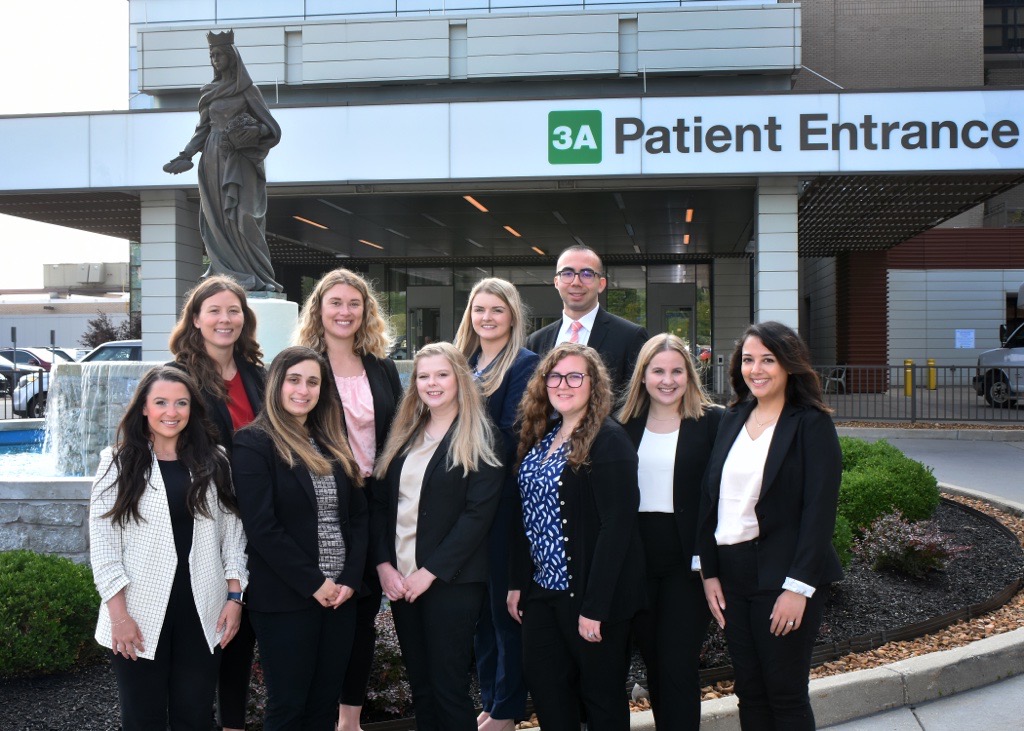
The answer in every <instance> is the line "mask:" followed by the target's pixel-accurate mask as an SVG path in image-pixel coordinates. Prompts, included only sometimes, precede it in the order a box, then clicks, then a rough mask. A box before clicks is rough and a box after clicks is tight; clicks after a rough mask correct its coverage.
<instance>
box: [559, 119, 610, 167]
mask: <svg viewBox="0 0 1024 731" xmlns="http://www.w3.org/2000/svg"><path fill="white" fill-rule="evenodd" d="M548 162H549V163H551V164H552V165H596V164H597V163H599V162H601V112H600V110H597V109H588V110H576V111H572V112H548Z"/></svg>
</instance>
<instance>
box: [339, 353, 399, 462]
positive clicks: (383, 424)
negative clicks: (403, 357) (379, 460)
mask: <svg viewBox="0 0 1024 731" xmlns="http://www.w3.org/2000/svg"><path fill="white" fill-rule="evenodd" d="M323 356H324V360H326V361H327V370H328V372H329V373H330V376H331V378H334V371H333V370H331V359H330V358H328V357H327V353H323ZM361 358H362V361H363V370H365V371H366V379H367V380H368V381H369V382H370V393H371V394H372V395H373V427H374V435H375V437H376V442H377V456H380V452H381V450H382V449H383V448H384V442H385V441H387V438H388V431H389V430H390V429H391V422H392V421H393V420H394V418H395V412H396V411H398V404H399V403H400V402H401V401H402V381H401V379H400V378H399V377H398V368H397V367H395V361H393V360H391V359H390V358H378V357H377V356H374V355H369V354H367V355H363V356H361ZM339 397H340V394H339ZM341 427H342V429H346V433H347V427H346V424H345V421H344V420H342V423H341Z"/></svg>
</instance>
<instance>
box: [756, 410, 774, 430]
mask: <svg viewBox="0 0 1024 731" xmlns="http://www.w3.org/2000/svg"><path fill="white" fill-rule="evenodd" d="M751 413H752V414H753V416H754V423H755V424H757V428H758V429H764V428H765V427H766V426H768V425H769V424H771V423H772V422H773V421H775V420H776V419H778V418H779V415H778V414H776V415H775V416H773V417H772V418H770V419H768V421H765V422H762V421H761V420H760V419H758V418H757V409H756V408H755V409H754V410H753V411H752V412H751Z"/></svg>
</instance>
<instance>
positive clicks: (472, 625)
mask: <svg viewBox="0 0 1024 731" xmlns="http://www.w3.org/2000/svg"><path fill="white" fill-rule="evenodd" d="M374 474H375V476H376V477H377V479H378V483H377V486H376V489H375V490H374V493H373V511H372V512H373V517H372V522H373V527H372V531H371V533H372V540H373V544H374V545H373V561H374V563H375V565H376V567H377V573H378V575H379V577H380V583H381V586H382V587H383V588H384V593H385V594H386V595H387V597H388V599H390V600H391V612H392V615H393V616H394V619H395V630H396V632H397V633H398V642H399V643H400V645H401V647H402V658H403V660H404V661H405V667H406V670H407V671H408V675H409V684H410V685H411V686H412V695H413V705H414V708H415V711H416V728H417V729H420V731H475V729H476V720H475V714H474V710H473V701H472V698H471V697H470V695H469V672H468V669H469V666H470V663H471V662H472V656H473V634H474V631H475V629H476V622H477V618H478V617H479V616H480V610H481V607H482V606H483V602H484V597H485V593H486V589H487V577H488V566H487V551H486V550H484V546H485V544H486V540H487V532H488V531H489V530H490V527H491V522H492V521H493V520H494V513H495V511H496V510H497V507H498V501H499V500H500V499H501V483H502V479H503V476H504V469H503V467H502V465H501V460H500V459H499V458H498V456H497V454H496V451H495V448H494V436H493V429H492V427H491V424H490V422H489V421H488V419H487V415H486V413H485V412H484V405H483V401H482V399H481V398H480V393H479V391H478V390H477V387H476V385H475V384H474V383H473V377H472V376H471V375H470V372H469V366H468V365H467V364H466V359H465V358H464V357H463V355H462V354H461V353H460V352H459V351H458V350H456V349H455V347H454V346H452V345H450V344H449V343H432V344H429V345H426V346H424V347H423V348H421V349H420V351H419V352H418V353H417V354H416V358H415V360H414V361H413V375H412V382H411V383H410V384H409V388H408V390H407V392H406V394H405V398H404V399H403V400H402V405H401V406H400V407H399V409H398V415H397V416H396V417H395V423H394V425H393V426H392V428H391V434H390V436H388V441H387V443H386V444H385V445H384V451H383V452H382V453H381V456H380V459H379V460H378V461H377V468H376V471H375V472H374Z"/></svg>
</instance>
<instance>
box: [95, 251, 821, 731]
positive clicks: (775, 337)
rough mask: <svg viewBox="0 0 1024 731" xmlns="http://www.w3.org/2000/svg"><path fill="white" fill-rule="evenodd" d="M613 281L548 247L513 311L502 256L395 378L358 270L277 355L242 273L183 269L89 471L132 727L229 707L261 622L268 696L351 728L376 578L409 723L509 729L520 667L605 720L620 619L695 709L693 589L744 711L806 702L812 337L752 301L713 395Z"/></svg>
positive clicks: (663, 689) (526, 683) (554, 709)
mask: <svg viewBox="0 0 1024 731" xmlns="http://www.w3.org/2000/svg"><path fill="white" fill-rule="evenodd" d="M606 281H607V280H606V279H605V276H604V270H603V265H602V263H601V260H600V258H599V257H598V255H597V254H596V253H595V252H594V251H592V250H591V249H588V248H586V247H584V246H574V247H571V248H569V249H567V250H566V251H564V252H563V253H562V255H561V256H560V257H559V260H558V264H557V270H556V273H555V276H554V285H555V287H556V288H557V289H558V292H559V295H560V296H561V299H562V302H563V304H564V311H563V316H562V318H561V319H560V320H558V321H556V322H554V323H552V324H551V325H549V326H547V327H545V328H542V329H541V330H539V331H537V332H536V333H533V335H532V336H529V337H527V335H528V333H527V326H526V316H525V312H524V307H523V304H522V302H521V301H520V298H519V294H518V292H517V290H516V288H515V287H514V286H513V285H512V284H510V283H509V282H506V281H504V280H501V279H495V278H487V279H484V280H482V281H480V282H478V283H477V285H476V286H475V287H474V288H473V290H472V291H471V293H470V296H469V302H468V306H467V308H466V312H465V314H464V316H463V319H462V322H461V325H460V327H459V328H458V332H457V334H456V337H455V339H454V343H451V344H449V343H432V344H429V345H427V346H425V347H424V348H422V349H421V350H420V351H419V352H417V353H416V355H415V358H414V361H413V367H412V375H411V380H410V383H409V385H408V387H407V388H406V389H405V390H404V392H403V389H402V387H401V383H400V380H399V377H398V371H397V369H396V366H395V364H394V363H393V362H392V361H391V360H390V359H388V357H387V351H388V346H389V343H390V337H389V331H388V324H387V320H386V318H385V317H384V313H383V311H382V308H381V307H380V305H379V304H378V302H377V298H376V296H375V294H374V292H373V289H372V288H371V286H370V284H369V282H367V281H366V279H365V278H363V277H362V276H360V275H359V274H357V273H354V272H351V271H348V270H345V269H338V270H335V271H332V272H330V273H328V274H326V275H325V276H324V277H323V278H322V279H321V280H320V281H319V282H318V283H317V285H316V286H315V288H314V289H313V291H312V293H311V294H310V296H309V298H308V300H307V301H306V303H305V305H304V306H303V309H302V313H301V315H300V321H299V325H298V328H297V330H296V335H295V338H294V341H295V343H296V344H295V345H294V346H292V347H289V348H286V349H285V350H283V351H282V352H281V353H279V354H278V355H277V356H276V357H275V358H274V359H273V362H272V363H271V364H270V367H269V370H268V372H266V373H264V369H263V367H262V363H261V357H262V356H261V352H260V349H259V345H258V344H257V343H256V341H255V338H254V332H255V317H254V315H253V313H252V311H251V309H250V308H249V307H248V305H247V302H246V296H245V292H244V290H242V289H241V288H240V287H239V286H238V285H237V284H236V283H235V282H234V281H232V280H231V279H228V278H226V277H220V276H214V277H210V278H208V279H205V280H204V281H203V282H202V283H200V284H199V285H198V286H197V287H196V288H195V289H194V290H193V291H192V292H191V293H190V295H189V297H188V300H187V302H186V304H185V306H184V308H183V311H182V315H181V318H180V320H179V322H178V325H177V327H176V328H175V330H174V332H173V334H172V336H171V342H170V349H171V352H172V353H173V354H174V361H173V362H171V363H168V364H167V365H165V366H161V367H157V368H154V369H152V370H150V371H149V372H148V373H147V374H146V375H145V377H144V378H143V379H142V380H141V381H140V383H139V386H138V389H137V390H136V393H135V396H134V398H133V400H132V402H131V404H130V405H129V407H128V410H127V413H126V415H125V417H124V419H123V421H122V423H121V425H120V428H119V430H118V435H117V443H116V445H115V446H114V447H113V448H111V449H108V450H105V451H104V453H103V456H102V460H101V464H100V468H99V472H98V475H97V480H96V482H95V484H94V487H93V497H92V506H91V512H90V534H91V539H92V561H93V567H94V573H95V577H96V584H97V587H98V589H99V592H100V595H101V598H102V601H103V604H102V606H101V609H100V617H99V623H98V626H97V631H96V638H97V640H98V641H99V642H100V643H101V644H102V645H104V646H106V647H108V648H110V650H111V651H112V653H113V667H114V671H115V674H116V677H117V682H118V690H119V696H120V700H121V715H122V724H123V728H124V729H126V731H132V730H133V729H153V728H164V727H165V726H166V725H167V724H169V725H170V727H171V728H172V729H207V728H209V725H210V713H211V709H212V708H213V707H214V704H215V702H216V706H217V710H218V714H219V719H218V722H219V723H220V725H221V727H222V728H223V729H225V730H228V731H230V730H231V729H242V728H244V721H245V705H246V689H247V688H248V685H249V675H250V672H251V666H252V658H253V650H254V646H255V645H257V644H258V646H259V656H260V662H261V666H262V669H263V673H264V677H265V681H266V686H267V691H268V702H267V708H266V718H265V722H264V728H266V729H268V731H277V730H279V729H310V730H314V731H319V730H323V731H330V730H331V729H335V728H338V729H340V730H341V731H357V730H358V729H359V717H360V711H361V707H362V705H363V702H364V699H365V693H366V687H367V682H368V678H369V673H370V664H371V661H372V658H373V653H374V645H375V635H374V618H375V616H376V614H377V612H378V610H379V608H380V605H381V599H382V596H386V597H387V599H388V600H389V601H390V605H391V609H392V614H393V617H394V622H395V628H396V631H397V634H398V639H399V643H400V645H401V650H402V656H403V660H404V662H405V665H406V670H407V674H408V678H409V682H410V685H411V687H412V693H413V703H414V710H415V714H416V723H417V728H419V729H422V730H425V731H426V730H435V729H436V730H438V731H441V730H443V731H474V730H478V731H510V729H512V728H514V726H515V722H516V720H518V719H522V718H523V717H525V715H526V699H527V690H529V693H530V695H531V697H532V699H533V703H534V708H535V711H536V713H537V715H538V717H539V721H540V724H541V726H542V728H543V729H544V731H578V729H579V728H580V724H581V722H582V721H584V720H585V721H586V723H587V724H588V727H589V728H590V729H591V731H605V730H607V731H625V729H627V728H628V727H629V717H628V704H627V696H626V694H625V692H624V688H625V680H626V676H627V673H628V669H629V661H630V652H631V647H632V646H633V644H634V643H635V646H636V647H638V648H639V650H640V652H641V653H642V655H643V658H644V661H645V664H646V666H647V672H648V680H649V684H650V691H651V698H652V705H653V708H654V714H655V720H656V723H657V725H658V728H661V729H673V730H674V729H696V728H697V727H698V726H699V723H700V683H699V673H698V660H699V654H700V649H701V645H702V642H703V639H704V636H705V634H706V631H707V628H708V624H709V620H710V618H712V617H713V618H714V619H715V620H716V621H717V622H718V623H719V624H720V625H721V626H723V628H724V631H725V634H726V638H727V641H728V643H729V649H730V652H731V654H732V658H733V664H734V667H735V669H736V692H737V695H738V696H739V700H740V716H741V722H742V725H743V728H744V729H761V728H764V729H773V728H787V729H810V728H813V727H814V718H813V715H812V713H811V709H810V704H809V700H808V696H807V678H808V673H809V668H810V656H811V648H812V645H813V642H814V638H815V635H816V632H817V628H818V624H819V623H820V620H821V614H822V604H823V598H822V597H823V595H824V594H825V593H826V592H825V591H824V587H825V586H826V585H827V584H828V583H829V582H831V581H834V580H836V579H837V578H839V573H840V568H839V563H838V559H837V558H836V556H835V553H834V551H833V550H832V548H831V535H832V529H833V524H834V520H835V509H836V501H837V496H838V487H839V475H840V470H841V459H840V455H839V447H838V440H837V438H836V433H835V429H834V428H833V427H832V422H831V419H830V418H829V416H828V413H827V409H826V407H825V406H824V404H823V403H822V401H821V397H820V385H819V383H818V380H817V376H816V375H815V373H814V371H813V369H812V368H811V366H810V363H809V357H808V353H807V349H806V346H805V345H804V344H803V343H802V341H801V340H800V339H799V337H798V336H797V334H796V333H794V332H793V331H792V330H790V329H789V328H788V327H786V326H784V325H780V324H778V323H771V322H769V323H760V324H756V325H751V326H750V327H749V328H748V329H747V331H746V332H745V333H744V335H743V337H742V338H741V340H740V341H739V343H738V345H737V347H736V351H735V352H734V353H733V356H732V361H731V363H730V366H729V376H730V380H731V382H732V386H733V389H734V391H735V393H736V397H735V399H734V401H733V403H732V404H731V405H730V406H729V408H727V409H722V408H721V407H716V406H714V405H713V404H712V403H711V402H710V400H709V399H708V398H707V396H706V395H705V393H704V392H703V390H702V388H701V384H700V379H699V377H698V374H697V371H696V369H695V367H694V361H693V358H692V356H691V354H690V353H689V351H688V349H687V347H686V345H685V343H684V342H683V341H682V340H680V339H679V338H678V337H676V336H674V335H671V334H660V335H656V336H654V337H653V338H648V335H647V333H646V332H645V331H644V330H643V329H642V328H641V327H639V326H637V325H636V324H633V323H629V322H627V321H625V320H623V319H621V318H618V317H616V316H614V315H612V314H610V313H608V312H606V311H605V310H604V309H602V308H601V307H600V306H599V304H598V296H599V294H600V293H601V292H602V291H603V290H604V288H605V286H606ZM474 661H475V664H476V670H477V675H478V678H479V685H480V695H481V702H482V711H481V712H479V713H478V712H477V710H476V708H475V706H474V702H473V700H472V697H471V695H470V668H471V666H472V664H473V663H474Z"/></svg>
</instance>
